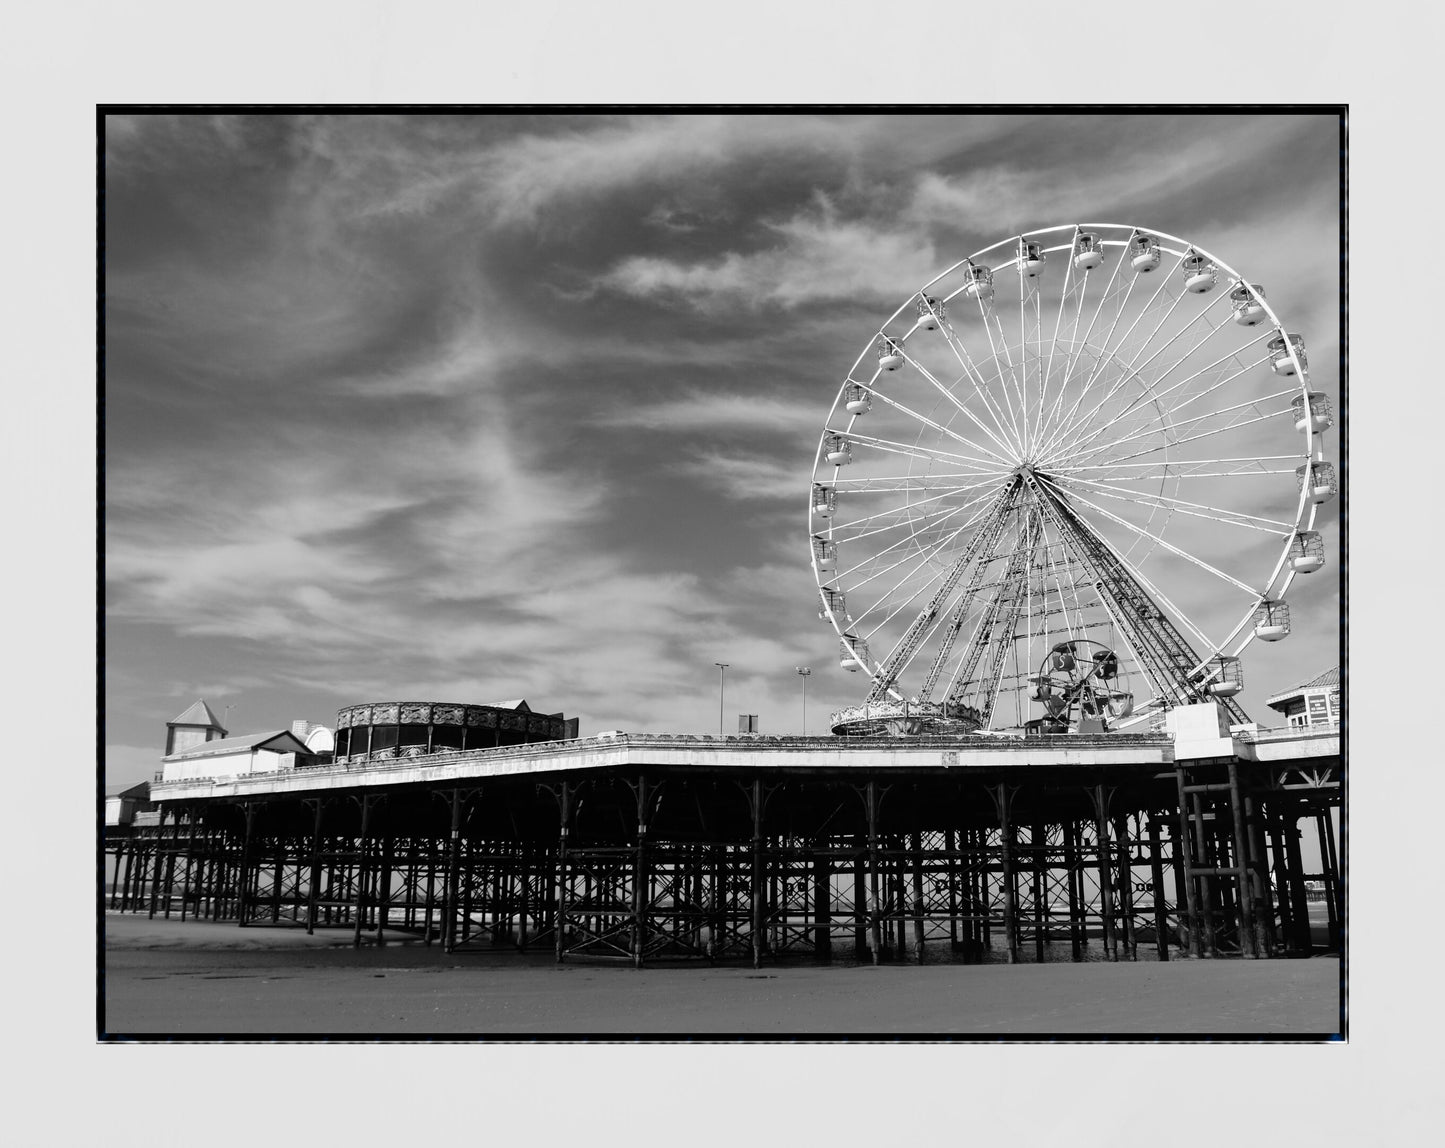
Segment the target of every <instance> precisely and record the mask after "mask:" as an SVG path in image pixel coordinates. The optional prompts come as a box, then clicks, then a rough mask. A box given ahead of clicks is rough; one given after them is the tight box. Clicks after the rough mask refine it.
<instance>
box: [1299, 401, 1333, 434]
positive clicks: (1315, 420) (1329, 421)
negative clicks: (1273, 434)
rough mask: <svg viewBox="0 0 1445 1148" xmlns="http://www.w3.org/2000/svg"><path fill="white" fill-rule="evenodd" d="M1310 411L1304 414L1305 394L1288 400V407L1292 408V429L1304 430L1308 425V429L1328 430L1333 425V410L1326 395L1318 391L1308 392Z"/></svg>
mask: <svg viewBox="0 0 1445 1148" xmlns="http://www.w3.org/2000/svg"><path fill="white" fill-rule="evenodd" d="M1309 403H1310V413H1309V415H1308V416H1306V415H1305V396H1304V395H1295V397H1294V398H1293V399H1292V400H1291V401H1290V404H1289V405H1290V407H1291V408H1292V409H1293V410H1294V429H1295V430H1304V429H1305V426H1306V425H1308V426H1309V427H1310V429H1312V430H1317V431H1322V430H1329V429H1330V427H1332V426H1334V425H1335V416H1334V412H1333V411H1332V410H1331V409H1330V400H1329V396H1328V395H1322V394H1320V392H1319V391H1311V392H1310V393H1309Z"/></svg>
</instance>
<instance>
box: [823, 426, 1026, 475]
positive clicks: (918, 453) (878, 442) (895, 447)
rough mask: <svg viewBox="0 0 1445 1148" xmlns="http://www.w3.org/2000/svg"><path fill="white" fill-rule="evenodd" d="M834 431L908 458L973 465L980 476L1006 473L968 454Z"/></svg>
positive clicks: (854, 440)
mask: <svg viewBox="0 0 1445 1148" xmlns="http://www.w3.org/2000/svg"><path fill="white" fill-rule="evenodd" d="M834 433H836V434H839V435H842V436H843V437H844V438H846V439H848V441H849V442H855V443H857V444H858V445H859V446H866V447H871V448H872V449H874V450H879V451H885V452H887V453H889V454H901V455H905V456H906V457H908V458H919V459H923V460H925V461H928V462H932V461H935V460H937V459H946V460H947V461H948V462H951V463H956V464H958V465H959V466H973V467H976V468H978V469H977V471H976V473H977V474H978V475H979V476H980V477H992V478H997V477H1000V476H1001V475H1002V474H1003V473H1004V472H1003V471H1000V470H994V469H990V468H992V467H996V466H997V465H998V464H997V463H990V462H987V461H984V460H979V459H972V458H969V457H968V456H967V455H962V454H954V453H953V452H951V451H945V450H936V449H935V450H931V451H929V450H924V449H922V448H921V447H918V446H914V445H911V444H909V443H906V442H897V441H895V440H893V439H886V438H876V437H874V436H873V435H866V434H860V433H859V432H858V431H854V430H844V431H836V432H834ZM970 445H972V444H970Z"/></svg>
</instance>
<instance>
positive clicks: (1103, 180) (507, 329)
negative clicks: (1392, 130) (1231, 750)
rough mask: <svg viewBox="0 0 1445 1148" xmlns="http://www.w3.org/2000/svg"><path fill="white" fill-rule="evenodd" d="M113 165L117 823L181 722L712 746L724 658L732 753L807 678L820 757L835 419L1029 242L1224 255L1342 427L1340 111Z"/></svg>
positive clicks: (1253, 666)
mask: <svg viewBox="0 0 1445 1148" xmlns="http://www.w3.org/2000/svg"><path fill="white" fill-rule="evenodd" d="M104 148H105V158H104V170H103V179H104V189H105V198H104V226H105V253H104V257H105V265H104V279H105V292H106V302H105V322H106V328H105V366H104V388H105V389H104V402H105V408H104V428H103V433H104V444H105V460H104V461H105V480H104V481H105V498H106V502H105V610H106V617H105V655H106V660H105V684H104V690H105V709H106V712H105V741H106V758H107V781H108V782H109V783H111V784H120V783H126V782H130V781H134V780H140V779H143V778H145V777H149V776H150V774H151V773H152V772H153V771H154V770H155V769H156V768H157V765H158V760H159V755H160V752H161V748H162V746H163V742H164V735H165V722H166V721H167V720H169V719H171V718H173V717H174V716H176V715H177V714H179V713H180V712H181V711H182V710H184V709H185V708H186V707H187V706H189V705H190V704H191V702H193V701H194V700H195V699H196V698H197V697H204V698H205V699H206V700H207V701H208V702H209V703H210V705H211V706H212V708H213V709H214V710H215V711H216V713H217V714H218V715H223V716H225V720H226V724H227V725H228V726H229V728H230V729H231V731H232V732H233V733H245V732H258V731H263V730H270V729H277V728H281V727H285V726H289V725H290V723H291V722H292V721H293V720H295V719H298V718H306V719H309V720H311V721H316V722H322V723H324V724H327V725H332V724H334V721H335V715H336V711H337V709H339V708H341V707H342V706H345V705H349V704H354V703H357V702H365V701H373V700H376V701H380V700H411V699H415V700H436V701H458V702H492V701H499V700H502V699H509V698H517V697H525V698H526V699H527V700H528V702H529V703H530V704H531V705H532V706H533V708H535V709H539V710H544V711H547V712H555V711H559V710H560V711H562V712H565V713H566V714H567V715H568V716H569V717H571V716H576V717H578V718H580V720H581V730H582V732H583V733H584V734H587V733H595V732H597V731H599V730H605V729H613V728H621V729H628V730H636V731H643V730H648V731H666V732H694V733H707V732H713V731H716V729H717V727H718V713H719V671H718V669H717V668H716V666H715V663H717V662H726V663H728V664H729V666H728V669H727V674H726V698H725V704H724V717H725V721H726V724H727V725H728V726H729V727H730V728H734V729H735V728H736V724H735V723H736V715H737V714H739V713H755V714H758V715H759V726H760V729H761V731H762V732H763V733H776V734H786V733H797V732H800V731H801V730H802V728H803V721H804V712H803V706H802V688H801V687H802V685H803V683H802V680H801V679H800V678H799V676H798V675H797V674H796V673H795V667H798V666H810V667H812V669H813V673H812V675H811V677H810V678H809V679H808V681H807V693H808V698H807V701H808V706H807V726H808V730H809V732H811V733H818V732H822V730H823V728H824V726H825V723H826V719H827V715H828V712H829V711H830V710H833V709H838V708H841V707H842V706H845V705H851V704H854V703H855V702H857V701H859V700H861V691H862V687H861V681H860V678H859V677H857V676H855V675H850V674H847V673H845V672H844V671H843V670H841V669H840V668H839V666H838V660H837V657H836V652H837V643H836V637H835V635H834V634H833V631H832V630H831V629H830V628H829V627H827V626H826V625H825V624H823V623H821V622H820V621H818V618H817V607H816V591H815V588H814V582H813V576H812V573H811V571H810V569H809V551H808V534H807V523H806V520H805V518H804V513H805V509H806V502H805V499H806V498H807V497H808V490H809V483H810V475H811V472H812V464H813V456H814V452H815V450H816V447H817V441H818V436H819V433H820V431H821V429H822V427H823V425H824V422H825V420H826V418H827V415H828V411H829V408H830V406H831V404H832V402H833V398H834V396H835V394H836V392H837V389H838V385H839V383H840V381H841V379H842V377H843V375H844V373H845V372H846V371H847V370H848V368H849V366H850V364H851V363H852V362H853V361H854V359H855V357H856V356H857V355H858V353H859V351H860V349H861V348H862V347H863V346H864V345H865V344H866V343H867V341H868V340H869V338H870V335H871V333H872V332H873V331H876V330H877V327H878V324H879V323H880V322H881V321H882V320H883V319H884V318H886V317H887V316H888V315H889V314H890V313H892V312H893V311H894V309H895V308H897V307H898V306H899V304H900V303H902V302H903V301H904V300H906V299H907V298H908V296H909V295H910V294H911V293H913V292H914V291H916V290H917V289H918V287H919V286H920V285H921V284H923V283H924V282H926V281H927V280H928V279H930V278H931V277H932V276H933V275H934V274H936V273H937V272H939V271H941V270H943V268H945V267H947V266H949V265H950V264H952V263H955V262H956V261H957V260H959V259H961V258H963V257H964V256H965V255H967V254H969V253H970V252H972V251H974V250H977V249H979V248H981V247H984V246H986V245H988V244H990V243H993V242H995V241H997V240H999V239H1002V238H1004V237H1005V236H1007V235H1010V234H1014V233H1016V232H1018V231H1021V230H1028V229H1032V228H1039V227H1046V226H1051V225H1057V224H1067V223H1074V222H1077V221H1081V220H1105V221H1112V222H1121V223H1131V224H1138V225H1140V226H1145V227H1152V228H1156V229H1158V230H1161V231H1165V232H1168V233H1171V234H1174V235H1178V236H1183V237H1186V238H1188V239H1190V240H1191V241H1193V242H1196V243H1198V244H1199V245H1200V246H1202V247H1205V248H1207V249H1209V250H1211V251H1214V252H1216V253H1218V254H1219V255H1220V256H1221V257H1222V258H1224V259H1226V260H1227V261H1229V262H1230V263H1231V264H1233V265H1234V266H1235V267H1237V268H1239V269H1240V270H1241V271H1242V272H1244V273H1245V274H1246V275H1247V276H1248V278H1249V279H1250V280H1251V281H1253V282H1259V283H1262V284H1264V285H1265V286H1266V289H1267V290H1268V293H1269V299H1270V302H1271V303H1272V305H1273V306H1274V307H1275V309H1276V311H1277V312H1278V313H1279V314H1280V315H1281V316H1282V317H1283V319H1284V321H1285V323H1286V325H1287V326H1288V328H1289V329H1290V330H1293V331H1299V332H1301V333H1303V334H1304V335H1305V336H1306V339H1307V340H1308V344H1309V354H1310V365H1311V375H1312V381H1313V384H1314V385H1315V386H1316V388H1317V389H1320V390H1323V391H1325V393H1326V394H1328V395H1330V397H1331V399H1332V400H1333V402H1334V404H1335V407H1336V410H1338V406H1339V403H1338V398H1339V396H1338V368H1337V365H1336V364H1337V360H1338V322H1339V291H1338V266H1339V263H1338V259H1339V127H1338V122H1337V120H1336V119H1335V118H1334V117H1330V116H1298V115H1260V116H1255V115H1188V114H1167V113H1161V114H1140V115H1127V114H1118V115H1097V114H1078V113H1054V114H1036V115H1034V114H1031V115H1023V114H1020V115H901V116H900V115H888V114H854V115H761V116H738V117H733V116H727V115H711V114H710V115H683V116H667V115H653V114H647V115H628V114H598V115H584V116H567V115H545V114H541V115H520V116H502V115H462V116H449V115H422V116H409V115H394V116H373V115H365V116H346V115H321V116H304V115H284V116H260V115H247V116H214V117H213V116H200V115H195V116H165V115H138V116H111V117H107V119H106V123H105V132H104ZM1326 442H1327V444H1328V445H1327V457H1333V458H1334V459H1335V460H1336V461H1338V451H1337V447H1338V428H1336V430H1334V431H1332V432H1330V434H1329V436H1328V437H1327V439H1326ZM1337 521H1338V510H1337V504H1336V503H1332V504H1329V505H1327V506H1326V507H1325V508H1324V510H1323V513H1322V515H1321V518H1320V520H1319V522H1318V523H1317V528H1318V529H1320V530H1321V532H1322V533H1323V534H1324V537H1325V543H1326V547H1327V553H1328V554H1329V555H1330V557H1331V559H1332V561H1331V563H1330V565H1329V566H1327V567H1326V569H1325V570H1324V571H1321V572H1320V573H1318V574H1314V575H1311V576H1310V577H1309V578H1308V579H1298V580H1297V581H1296V584H1295V587H1294V588H1293V589H1292V590H1291V593H1290V602H1291V607H1292V610H1293V611H1294V632H1293V633H1292V634H1291V636H1290V638H1289V639H1288V640H1287V641H1285V642H1282V643H1279V644H1277V645H1273V646H1265V645H1264V644H1263V643H1259V642H1256V643H1254V644H1252V645H1251V646H1250V647H1249V648H1248V650H1247V651H1246V655H1245V665H1246V683H1247V686H1246V690H1245V693H1244V694H1243V695H1242V696H1241V699H1240V700H1241V701H1242V702H1243V704H1244V706H1245V708H1246V709H1247V710H1249V711H1250V713H1251V716H1252V717H1254V718H1255V719H1256V720H1259V721H1261V722H1266V723H1273V722H1275V721H1277V720H1278V718H1277V715H1275V714H1273V712H1272V711H1269V710H1268V709H1267V708H1266V707H1265V706H1264V704H1263V702H1264V698H1265V697H1266V696H1268V695H1269V694H1272V693H1275V692H1278V691H1280V690H1282V689H1285V688H1287V687H1289V686H1291V685H1294V684H1296V683H1298V682H1301V681H1303V680H1306V679H1308V678H1310V677H1313V676H1315V675H1316V674H1318V673H1320V672H1321V671H1323V670H1325V669H1328V668H1330V667H1332V666H1334V665H1336V664H1337V663H1338V661H1339V656H1338V649H1339V593H1338V587H1339V583H1338V569H1339V567H1338V563H1337V562H1335V561H1333V559H1334V558H1335V556H1336V553H1337V548H1338V532H1337ZM1262 576H1263V575H1262V573H1261V577H1262Z"/></svg>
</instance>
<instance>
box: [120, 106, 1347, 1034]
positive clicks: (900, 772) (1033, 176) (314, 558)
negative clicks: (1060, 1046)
mask: <svg viewBox="0 0 1445 1148" xmlns="http://www.w3.org/2000/svg"><path fill="white" fill-rule="evenodd" d="M98 130H99V141H98V146H99V149H100V156H99V159H98V168H99V180H100V192H101V195H102V196H103V204H102V208H101V210H100V213H99V217H98V221H99V226H100V236H99V242H100V245H101V248H102V251H103V265H102V268H101V272H100V276H101V288H102V291H103V300H102V307H101V315H100V323H101V329H100V333H99V338H100V340H101V347H102V363H101V368H100V377H99V388H100V390H99V393H100V396H101V407H100V411H99V416H98V417H99V437H100V442H101V451H102V460H101V479H100V481H101V486H102V492H103V495H102V501H101V505H100V506H99V531H100V536H101V545H102V549H103V585H102V587H101V590H102V593H103V614H102V616H101V618H100V622H99V634H98V637H99V642H100V659H101V667H102V682H101V686H100V689H101V696H102V705H103V742H102V744H101V745H100V746H99V750H100V762H99V766H100V782H101V785H102V787H103V815H102V818H101V820H102V821H103V826H102V832H101V836H100V839H99V841H98V843H97V853H98V856H97V864H98V866H99V868H100V870H101V873H102V878H101V881H100V890H99V900H100V904H99V906H98V913H97V916H98V919H99V926H98V927H99V932H100V936H101V941H100V947H99V951H98V954H97V960H98V964H99V968H98V975H99V979H100V984H101V990H100V998H99V1001H98V1012H99V1016H98V1022H97V1023H98V1031H97V1036H98V1038H99V1040H100V1041H101V1042H102V1043H105V1042H116V1041H122V1042H147V1041H162V1040H182V1041H198V1042H203V1043H205V1042H215V1041H238V1040H239V1041H246V1040H271V1039H275V1040H285V1041H297V1042H310V1041H319V1040H356V1041H385V1040H398V1039H400V1040H423V1039H430V1040H438V1041H462V1040H469V1039H472V1038H478V1037H488V1038H496V1039H517V1040H527V1041H533V1040H544V1041H546V1040H551V1041H577V1040H597V1039H629V1040H630V1039H635V1038H645V1037H654V1038H670V1039H685V1040H693V1041H749V1040H777V1039H789V1040H803V1041H816V1042H829V1041H835V1040H841V1039H854V1040H858V1039H861V1040H869V1039H894V1038H899V1037H927V1038H932V1039H935V1040H941V1041H962V1042H966V1041H988V1040H999V1039H1018V1040H1041V1039H1053V1040H1064V1041H1082V1042H1107V1041H1117V1040H1145V1039H1165V1040H1176V1041H1186V1042H1188V1041H1201V1040H1225V1041H1230V1040H1236V1041H1266V1040H1269V1041H1293V1042H1299V1043H1322V1042H1331V1041H1342V1040H1344V1039H1345V1037H1346V1036H1347V1015H1348V1012H1347V1004H1348V1000H1347V992H1346V990H1345V983H1346V982H1345V979H1344V973H1345V971H1346V968H1347V958H1348V928H1347V925H1348V920H1349V910H1350V906H1349V903H1348V898H1347V895H1346V893H1347V884H1348V881H1347V877H1348V872H1349V868H1348V866H1349V860H1350V857H1349V833H1348V828H1349V825H1348V787H1347V785H1346V784H1345V783H1346V776H1345V766H1346V763H1347V761H1348V745H1347V744H1346V743H1347V736H1346V735H1347V728H1346V715H1347V712H1348V707H1349V697H1350V693H1349V671H1350V666H1349V662H1348V658H1347V657H1346V656H1345V642H1344V638H1345V629H1344V628H1345V625H1346V617H1347V613H1346V612H1347V595H1346V593H1345V589H1346V585H1345V582H1344V580H1343V575H1344V571H1345V568H1346V565H1347V562H1346V560H1347V557H1348V538H1347V535H1346V531H1345V528H1344V527H1345V523H1346V522H1347V519H1346V518H1345V514H1344V511H1345V508H1346V507H1347V506H1348V494H1349V470H1348V461H1349V455H1348V437H1347V426H1348V414H1349V411H1348V399H1349V390H1348V385H1347V379H1346V377H1345V370H1344V364H1345V362H1346V352H1347V346H1348V344H1347V339H1346V335H1347V328H1346V326H1345V312H1344V301H1345V298H1346V294H1345V292H1346V287H1347V281H1346V276H1345V271H1344V268H1345V263H1344V258H1345V254H1346V215H1345V202H1344V198H1343V188H1344V186H1345V179H1346V174H1347V166H1346V165H1347V152H1346V144H1347V139H1346V121H1345V112H1344V108H1343V106H1337V105H1328V106H1324V105H1320V106H1316V105H1306V106H1298V107H1289V106H1281V107H1277V108H1241V107H1233V106H1225V105H1219V106H1214V107H1205V108H1191V109H1181V108H1172V107H1169V106H1159V107H1126V108H1115V109H1109V108H1093V107H1083V106H1077V107H1076V106H1069V105H1059V106H1053V107H1041V108H1037V109H1034V108H1029V109H984V108H980V109H976V110H974V109H968V108H952V109H939V110H931V109H930V110H924V109H908V108H901V109H889V110H884V109H878V110H869V109H851V110H850V109H842V110H821V109H819V110H811V109H807V108H802V109H792V110H787V109H779V110H776V111H761V112H751V113H748V112H730V111H726V110H720V109H714V110H703V109H692V108H678V109H673V110H666V109H655V108H653V109H650V108H634V109H626V108H618V109H606V108H601V109H583V110H571V111H567V110H553V109H547V108H538V107H533V108H522V109H510V110H509V109H496V110H467V109H453V108H450V107H435V108H418V109H387V108H369V109H366V108H363V109H356V110H351V109H346V108H334V109H320V110H318V109H315V108H311V109H302V108H295V109H292V108H288V107H285V106H281V107H274V108H255V109H252V110H248V109H246V108H236V109H227V108H221V109H216V108H209V109H199V108H191V107H183V106H176V107H159V108H157V107H132V106H110V107H107V106H101V108H100V114H99V128H98Z"/></svg>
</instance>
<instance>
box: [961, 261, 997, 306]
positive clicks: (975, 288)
mask: <svg viewBox="0 0 1445 1148" xmlns="http://www.w3.org/2000/svg"><path fill="white" fill-rule="evenodd" d="M966 273H967V275H968V285H967V286H966V287H964V289H963V293H964V294H965V295H967V296H968V297H969V298H970V299H979V300H983V299H991V298H992V297H993V272H992V271H991V270H990V269H989V268H987V267H980V266H979V265H978V264H977V263H970V264H969V265H968V269H967V272H966Z"/></svg>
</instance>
